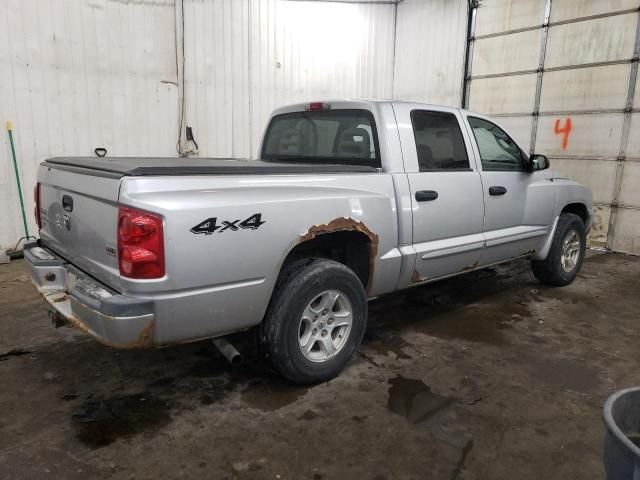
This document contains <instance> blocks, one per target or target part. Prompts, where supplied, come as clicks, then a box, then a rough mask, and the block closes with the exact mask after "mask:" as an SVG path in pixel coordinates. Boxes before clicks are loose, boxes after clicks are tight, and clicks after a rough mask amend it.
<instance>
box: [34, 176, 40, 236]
mask: <svg viewBox="0 0 640 480" xmlns="http://www.w3.org/2000/svg"><path fill="white" fill-rule="evenodd" d="M33 204H34V207H33V215H34V216H35V217H36V225H38V230H40V229H41V228H42V221H41V220H40V182H36V186H35V187H33Z"/></svg>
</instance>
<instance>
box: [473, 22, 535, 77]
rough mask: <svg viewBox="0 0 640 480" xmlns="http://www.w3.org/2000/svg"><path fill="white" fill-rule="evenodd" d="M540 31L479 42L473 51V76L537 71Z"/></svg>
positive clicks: (490, 38) (484, 39)
mask: <svg viewBox="0 0 640 480" xmlns="http://www.w3.org/2000/svg"><path fill="white" fill-rule="evenodd" d="M540 33H541V31H540V30H529V31H526V32H520V33H512V34H511V35H500V36H497V37H487V38H483V39H480V40H478V41H477V42H476V43H475V45H474V49H473V75H474V76H476V75H493V74H497V73H509V72H520V71H523V70H535V69H536V68H537V67H538V60H539V58H540Z"/></svg>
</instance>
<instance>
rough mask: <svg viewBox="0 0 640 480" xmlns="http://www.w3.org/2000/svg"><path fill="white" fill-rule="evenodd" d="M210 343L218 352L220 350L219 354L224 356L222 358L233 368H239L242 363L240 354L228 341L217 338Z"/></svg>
mask: <svg viewBox="0 0 640 480" xmlns="http://www.w3.org/2000/svg"><path fill="white" fill-rule="evenodd" d="M211 342H212V343H213V344H214V345H215V346H216V348H217V349H218V350H220V353H221V354H222V355H224V358H226V359H227V360H228V361H229V363H230V364H231V365H233V366H234V367H239V366H240V365H242V363H243V362H244V358H243V357H242V354H241V353H240V352H239V351H238V350H236V347H234V346H233V345H231V343H229V340H227V339H226V338H224V337H219V338H214V339H212V340H211Z"/></svg>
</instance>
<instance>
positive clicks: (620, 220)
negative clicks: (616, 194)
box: [612, 208, 640, 255]
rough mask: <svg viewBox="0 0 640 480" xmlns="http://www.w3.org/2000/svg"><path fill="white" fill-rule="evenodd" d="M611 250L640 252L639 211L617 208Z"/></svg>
mask: <svg viewBox="0 0 640 480" xmlns="http://www.w3.org/2000/svg"><path fill="white" fill-rule="evenodd" d="M612 248H613V249H614V250H616V251H619V252H626V253H634V254H636V255H637V254H638V252H640V210H638V209H631V208H619V209H618V213H617V216H616V231H615V235H614V237H613V245H612Z"/></svg>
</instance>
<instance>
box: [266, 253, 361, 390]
mask: <svg viewBox="0 0 640 480" xmlns="http://www.w3.org/2000/svg"><path fill="white" fill-rule="evenodd" d="M292 268H293V269H294V270H293V271H291V270H289V271H288V272H285V277H284V278H285V279H284V281H282V282H281V283H280V284H279V285H278V286H277V287H276V291H275V292H274V296H273V298H272V301H271V303H270V305H269V308H268V311H267V315H266V316H265V320H264V322H263V324H262V328H261V335H260V336H261V342H262V344H263V350H264V351H265V352H266V354H267V356H268V357H269V359H270V361H271V364H272V365H273V367H274V368H275V370H277V371H278V372H279V373H280V374H281V375H282V376H284V377H285V378H287V379H288V380H290V381H291V382H294V383H299V384H309V383H318V382H323V381H327V380H330V379H331V378H333V377H335V376H336V375H338V374H339V373H340V371H341V370H342V369H343V368H344V365H345V364H346V363H347V361H348V360H349V358H351V356H352V355H353V353H354V351H355V350H356V348H358V345H359V344H360V342H361V341H362V337H363V335H364V331H365V328H366V322H367V299H366V295H365V292H364V288H363V286H362V283H361V282H360V280H359V279H358V277H357V276H356V274H355V273H354V272H353V271H352V270H350V269H349V268H347V267H346V266H344V265H343V264H341V263H338V262H335V261H333V260H325V259H318V260H312V261H311V262H310V263H306V264H305V263H303V262H301V263H298V264H297V265H294V266H293V267H292Z"/></svg>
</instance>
